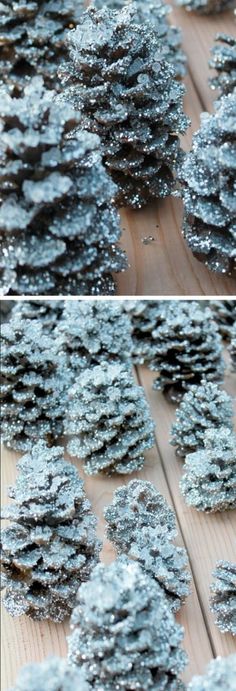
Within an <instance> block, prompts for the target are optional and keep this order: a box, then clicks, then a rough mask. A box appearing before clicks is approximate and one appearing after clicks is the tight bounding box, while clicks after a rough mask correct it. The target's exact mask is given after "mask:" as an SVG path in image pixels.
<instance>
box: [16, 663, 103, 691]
mask: <svg viewBox="0 0 236 691" xmlns="http://www.w3.org/2000/svg"><path fill="white" fill-rule="evenodd" d="M90 688H91V687H90V685H89V684H88V682H87V681H86V680H85V676H84V674H83V672H82V671H81V670H80V669H79V668H78V667H72V666H71V665H69V664H68V662H67V661H66V660H64V659H63V658H61V657H48V658H46V660H43V662H39V663H37V662H32V663H31V664H29V665H25V667H22V669H21V670H20V673H19V675H18V678H17V680H16V684H15V686H14V687H12V688H11V689H9V691H45V689H48V690H49V689H50V691H89V690H90Z"/></svg>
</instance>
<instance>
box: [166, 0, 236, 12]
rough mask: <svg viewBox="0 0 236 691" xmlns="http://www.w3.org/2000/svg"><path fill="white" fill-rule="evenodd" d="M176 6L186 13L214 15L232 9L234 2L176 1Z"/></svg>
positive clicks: (220, 0) (207, 0) (224, 0)
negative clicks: (182, 8) (183, 9)
mask: <svg viewBox="0 0 236 691" xmlns="http://www.w3.org/2000/svg"><path fill="white" fill-rule="evenodd" d="M176 4H177V5H180V6H181V7H184V8H185V9H186V10H187V11H188V12H199V13H200V14H216V13H218V12H224V11H225V10H227V9H228V8H229V7H232V6H233V4H234V0H176Z"/></svg>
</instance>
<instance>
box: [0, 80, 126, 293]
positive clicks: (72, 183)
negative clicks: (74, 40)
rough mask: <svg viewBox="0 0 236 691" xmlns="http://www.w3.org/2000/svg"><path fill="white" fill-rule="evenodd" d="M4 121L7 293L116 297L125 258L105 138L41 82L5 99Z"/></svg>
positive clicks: (0, 223)
mask: <svg viewBox="0 0 236 691" xmlns="http://www.w3.org/2000/svg"><path fill="white" fill-rule="evenodd" d="M0 121H1V127H2V132H1V143H2V149H3V153H2V159H3V162H2V169H1V175H0V187H1V193H2V206H1V210H0V236H1V239H2V248H3V251H2V258H1V265H0V267H1V290H2V292H3V294H4V293H5V294H26V295H27V294H30V295H38V294H41V295H50V294H57V295H60V294H61V295H63V294H64V295H68V294H75V295H77V294H80V293H81V294H82V295H88V294H98V295H100V294H101V295H103V294H110V293H111V294H113V293H114V291H115V284H114V280H113V277H112V275H111V272H113V271H114V272H116V271H121V270H124V268H125V267H126V258H125V255H124V253H123V252H122V250H121V249H119V247H117V246H116V244H115V243H116V242H117V240H119V238H120V225H119V217H118V214H117V212H116V210H115V208H114V206H113V204H112V201H111V200H112V198H113V196H114V194H115V191H116V188H115V186H114V184H113V183H112V181H111V180H110V178H109V177H108V175H107V173H106V171H105V170H104V168H103V166H102V164H101V161H100V154H99V145H100V142H99V139H98V137H97V136H96V135H94V134H90V133H88V132H85V131H82V130H80V129H79V125H80V116H79V114H78V113H76V112H75V111H74V110H73V108H72V107H71V106H70V105H68V104H66V103H64V102H63V101H60V102H58V101H57V100H56V99H55V93H54V92H53V91H48V90H46V89H45V88H44V86H43V82H42V80H41V78H40V77H35V78H34V79H33V80H32V81H31V82H30V83H29V85H28V86H27V88H26V89H25V91H24V95H23V96H22V98H12V97H11V96H6V97H5V98H4V100H2V102H1V106H0Z"/></svg>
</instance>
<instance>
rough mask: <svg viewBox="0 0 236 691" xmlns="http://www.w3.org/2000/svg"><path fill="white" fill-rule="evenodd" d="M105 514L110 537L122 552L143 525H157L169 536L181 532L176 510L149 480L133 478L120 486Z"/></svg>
mask: <svg viewBox="0 0 236 691" xmlns="http://www.w3.org/2000/svg"><path fill="white" fill-rule="evenodd" d="M104 516H105V519H106V522H107V537H108V540H110V541H111V542H113V543H114V545H115V547H116V549H117V551H118V553H121V552H127V551H128V550H129V549H130V546H131V544H132V541H133V539H134V536H136V535H138V533H139V532H140V531H141V530H142V529H143V528H151V529H155V532H156V533H157V534H159V533H162V535H164V536H165V538H166V540H171V539H172V538H173V537H176V535H177V530H176V521H175V514H174V511H173V510H172V509H171V508H170V506H169V505H168V504H167V501H166V499H164V497H163V496H162V494H160V492H158V490H157V489H156V487H155V486H154V485H153V484H152V483H151V482H147V481H146V480H131V481H130V482H129V483H128V484H127V485H122V487H118V488H117V489H116V490H115V492H114V495H113V501H112V504H110V506H107V507H106V508H105V511H104Z"/></svg>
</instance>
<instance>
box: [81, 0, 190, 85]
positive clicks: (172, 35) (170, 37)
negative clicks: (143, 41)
mask: <svg viewBox="0 0 236 691" xmlns="http://www.w3.org/2000/svg"><path fill="white" fill-rule="evenodd" d="M129 2H130V0H128V1H126V0H105V2H104V0H93V2H92V3H91V4H92V5H93V7H96V9H97V10H101V9H103V8H104V7H108V8H109V9H110V10H122V8H123V7H124V6H125V5H127V4H129ZM135 6H136V21H137V23H139V24H144V23H145V24H150V25H151V26H152V29H154V30H155V33H156V35H157V36H158V38H159V39H160V41H161V42H162V43H163V53H164V56H165V59H166V60H167V61H168V62H170V63H171V65H172V66H173V68H174V70H175V74H176V76H177V77H180V78H182V77H184V75H185V74H186V56H185V54H184V52H183V50H182V48H181V43H182V35H181V31H180V29H179V28H177V27H176V26H171V24H169V22H168V19H167V15H168V14H169V13H170V12H171V9H172V8H171V7H170V5H166V4H165V3H164V2H163V0H155V4H153V3H152V2H149V1H148V2H146V3H144V2H143V0H136V2H135Z"/></svg>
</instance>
